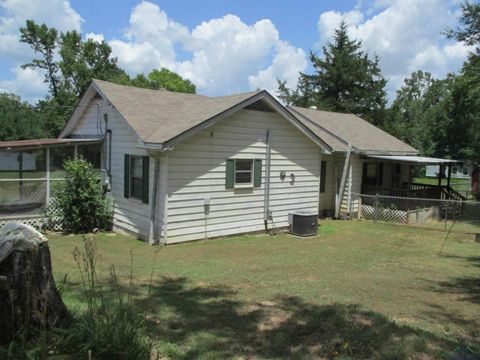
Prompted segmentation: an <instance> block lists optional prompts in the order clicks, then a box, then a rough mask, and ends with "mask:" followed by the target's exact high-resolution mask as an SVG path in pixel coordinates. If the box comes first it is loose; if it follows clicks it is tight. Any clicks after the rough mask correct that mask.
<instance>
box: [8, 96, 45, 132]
mask: <svg viewBox="0 0 480 360" xmlns="http://www.w3.org/2000/svg"><path fill="white" fill-rule="evenodd" d="M45 136H46V131H45V128H44V123H43V122H42V117H41V114H40V113H39V112H38V111H36V109H35V108H34V107H33V106H31V105H29V104H28V103H26V102H22V101H21V99H20V97H18V96H16V95H13V94H0V141H8V140H25V139H32V138H37V139H38V138H42V137H45Z"/></svg>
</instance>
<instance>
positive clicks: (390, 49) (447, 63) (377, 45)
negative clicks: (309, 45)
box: [318, 0, 468, 96]
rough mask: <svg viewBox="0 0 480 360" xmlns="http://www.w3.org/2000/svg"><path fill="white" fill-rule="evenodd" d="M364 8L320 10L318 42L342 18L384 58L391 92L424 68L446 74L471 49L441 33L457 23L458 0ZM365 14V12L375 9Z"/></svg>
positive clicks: (405, 0) (392, 1)
mask: <svg viewBox="0 0 480 360" xmlns="http://www.w3.org/2000/svg"><path fill="white" fill-rule="evenodd" d="M371 5H372V6H371V7H370V8H369V9H367V10H366V11H365V12H364V13H362V12H360V11H359V10H358V9H356V10H352V11H350V12H347V13H340V12H334V11H330V12H326V13H323V14H321V15H320V17H319V20H318V31H319V35H320V43H321V44H324V43H325V42H326V41H329V40H331V38H332V36H333V31H334V29H335V28H336V27H338V24H339V23H340V21H341V19H343V18H345V20H346V23H347V24H348V25H349V28H348V32H349V35H350V36H351V37H352V38H356V39H358V40H361V41H362V42H363V46H364V49H365V50H367V51H368V52H369V53H370V54H371V55H373V54H377V55H378V56H379V57H380V66H381V69H382V72H383V73H384V75H385V76H386V77H387V78H388V79H389V83H388V85H387V87H388V90H389V94H390V96H393V94H394V90H396V89H397V88H398V87H399V86H400V84H401V83H402V82H403V79H404V78H405V77H408V76H409V75H410V73H411V72H412V71H415V70H417V69H418V70H424V71H429V72H431V73H432V74H433V75H434V76H436V77H444V76H445V75H446V74H447V73H448V72H450V71H456V70H457V69H459V67H460V66H461V64H462V63H463V61H464V60H465V59H466V55H467V52H468V49H467V48H466V47H465V46H463V45H462V44H458V43H451V42H448V41H446V40H445V36H444V35H442V32H443V31H444V30H445V28H446V27H447V26H455V23H456V19H457V17H458V6H457V5H458V2H457V1H455V0H422V1H418V0H379V1H376V2H374V3H373V4H371ZM371 13H373V14H374V15H371V16H370V17H367V16H366V14H371Z"/></svg>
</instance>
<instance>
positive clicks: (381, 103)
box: [278, 22, 387, 124]
mask: <svg viewBox="0 0 480 360" xmlns="http://www.w3.org/2000/svg"><path fill="white" fill-rule="evenodd" d="M310 61H311V63H312V66H313V68H314V73H313V74H305V73H300V77H299V79H298V86H297V88H296V89H295V90H291V89H288V88H287V86H286V83H285V82H279V87H278V94H279V97H280V98H281V99H282V100H283V101H285V102H286V103H287V104H293V105H298V106H316V107H317V108H320V109H325V110H331V111H339V112H348V113H354V114H357V115H360V116H362V117H363V118H365V119H366V120H368V121H371V122H372V123H375V124H379V123H380V122H381V120H382V118H383V112H384V109H385V104H386V92H385V85H386V83H387V82H386V80H385V79H384V78H383V76H382V74H381V71H380V67H379V65H378V62H379V59H378V57H376V56H375V57H374V58H373V59H370V58H369V56H368V54H367V53H365V52H363V51H362V43H361V42H360V41H357V40H352V39H350V38H349V36H348V34H347V25H346V24H345V22H342V23H341V24H340V27H339V28H338V29H336V30H335V36H334V38H333V42H330V43H328V44H327V45H326V46H324V47H323V56H322V57H318V56H317V55H316V54H315V53H313V52H311V53H310Z"/></svg>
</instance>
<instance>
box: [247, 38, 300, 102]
mask: <svg viewBox="0 0 480 360" xmlns="http://www.w3.org/2000/svg"><path fill="white" fill-rule="evenodd" d="M306 68H307V59H306V56H305V51H304V50H303V49H299V48H295V47H294V46H292V45H290V44H288V43H287V42H285V41H280V42H279V43H278V45H277V46H276V54H275V57H274V58H273V61H272V65H270V66H269V67H268V68H266V69H263V70H260V71H259V72H258V74H257V75H251V76H249V77H248V81H249V83H250V88H251V89H254V88H255V89H256V88H264V89H266V90H268V91H270V93H271V94H273V95H275V93H276V91H277V88H278V84H277V79H282V80H285V81H286V82H287V86H289V87H295V86H296V84H297V80H298V75H299V74H298V72H299V71H300V70H304V69H306Z"/></svg>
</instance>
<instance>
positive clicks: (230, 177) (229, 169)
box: [225, 159, 235, 189]
mask: <svg viewBox="0 0 480 360" xmlns="http://www.w3.org/2000/svg"><path fill="white" fill-rule="evenodd" d="M234 185H235V160H233V159H227V160H226V164H225V189H233V187H234Z"/></svg>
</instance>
